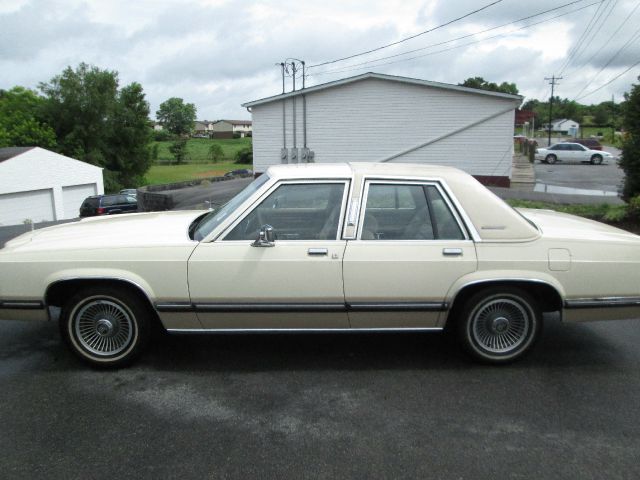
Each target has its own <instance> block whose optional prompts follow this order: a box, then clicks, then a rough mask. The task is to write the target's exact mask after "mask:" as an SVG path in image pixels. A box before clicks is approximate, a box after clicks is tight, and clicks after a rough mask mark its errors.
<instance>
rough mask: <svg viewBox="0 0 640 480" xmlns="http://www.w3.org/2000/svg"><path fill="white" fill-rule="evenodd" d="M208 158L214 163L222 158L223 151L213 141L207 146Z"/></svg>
mask: <svg viewBox="0 0 640 480" xmlns="http://www.w3.org/2000/svg"><path fill="white" fill-rule="evenodd" d="M208 153H209V155H208V156H209V160H211V161H212V162H214V163H216V162H219V161H221V160H222V159H223V158H224V152H223V151H222V147H221V146H220V145H218V144H217V143H214V144H213V145H211V146H210V147H209V152H208Z"/></svg>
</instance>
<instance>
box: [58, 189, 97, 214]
mask: <svg viewBox="0 0 640 480" xmlns="http://www.w3.org/2000/svg"><path fill="white" fill-rule="evenodd" d="M96 193H97V192H96V184H95V183H88V184H86V185H73V186H71V187H62V205H63V207H64V218H77V217H78V215H80V205H82V202H83V201H84V199H85V198H87V197H90V196H91V195H95V194H96Z"/></svg>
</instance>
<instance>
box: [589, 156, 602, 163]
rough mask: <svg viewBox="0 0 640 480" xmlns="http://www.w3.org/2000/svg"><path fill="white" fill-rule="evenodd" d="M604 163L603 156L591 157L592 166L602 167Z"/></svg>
mask: <svg viewBox="0 0 640 480" xmlns="http://www.w3.org/2000/svg"><path fill="white" fill-rule="evenodd" d="M601 163H602V155H598V154H595V155H594V156H593V157H591V165H600V164H601Z"/></svg>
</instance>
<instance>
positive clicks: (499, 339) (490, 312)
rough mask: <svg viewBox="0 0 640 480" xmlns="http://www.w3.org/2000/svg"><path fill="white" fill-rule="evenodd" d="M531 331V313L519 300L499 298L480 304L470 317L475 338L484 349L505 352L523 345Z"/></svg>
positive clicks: (492, 351)
mask: <svg viewBox="0 0 640 480" xmlns="http://www.w3.org/2000/svg"><path fill="white" fill-rule="evenodd" d="M530 332H531V314H530V313H529V312H528V311H527V309H526V308H525V307H524V306H522V305H521V304H520V303H518V302H516V301H514V300H511V299H509V298H504V297H503V298H497V299H494V300H491V301H489V302H486V303H483V304H481V305H480V306H479V307H478V308H477V309H476V310H475V312H474V314H473V318H472V320H471V334H472V336H473V339H474V341H475V342H476V343H477V344H478V345H479V346H480V347H481V348H482V349H484V350H486V351H488V352H491V353H497V354H505V353H510V352H512V351H514V350H516V349H517V348H518V347H519V346H521V345H522V344H523V343H524V342H525V341H526V340H527V337H528V336H529V333H530Z"/></svg>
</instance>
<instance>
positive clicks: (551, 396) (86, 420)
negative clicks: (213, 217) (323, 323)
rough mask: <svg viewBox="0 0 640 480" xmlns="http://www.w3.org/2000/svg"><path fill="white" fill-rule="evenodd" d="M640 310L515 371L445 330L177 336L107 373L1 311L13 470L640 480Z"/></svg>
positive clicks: (1, 383) (0, 444)
mask: <svg viewBox="0 0 640 480" xmlns="http://www.w3.org/2000/svg"><path fill="white" fill-rule="evenodd" d="M639 344H640V321H631V322H608V323H593V324H588V325H587V324H583V325H575V324H572V325H562V324H560V322H558V321H557V319H553V318H552V319H548V321H547V323H546V326H545V332H544V334H543V335H542V338H541V339H540V343H539V344H538V346H537V348H536V349H535V350H534V351H533V352H532V354H531V355H530V356H528V357H527V358H525V359H524V360H523V361H521V362H519V363H516V364H513V365H511V366H506V367H488V366H482V365H477V364H473V363H470V362H469V361H468V360H467V359H466V357H465V356H463V355H462V354H461V353H460V352H459V351H458V349H457V347H456V345H455V344H454V343H452V342H451V341H449V340H448V339H447V338H445V337H444V335H442V334H421V335H420V334H376V335H373V334H370V335H366V334H345V335H313V334H308V335H272V336H261V335H247V336H231V335H226V336H225V335H219V336H214V335H212V336H203V337H188V336H167V337H161V338H158V339H156V340H155V342H154V343H153V345H152V347H151V349H150V351H149V352H148V353H147V354H146V355H144V356H143V357H142V358H141V360H140V361H139V362H138V363H137V364H136V365H134V366H133V367H131V368H129V369H126V370H120V371H113V372H112V371H107V372H102V371H95V370H91V369H88V368H86V367H84V366H83V365H81V364H80V363H79V362H78V361H77V360H76V359H75V358H74V357H73V356H72V355H71V354H70V353H68V352H67V350H66V349H65V348H64V347H63V346H62V345H61V343H60V339H59V334H58V331H57V327H56V325H55V324H52V323H20V322H2V323H0V405H1V407H0V425H2V428H1V429H0V451H1V452H2V472H3V473H2V477H3V478H45V477H46V478H65V479H72V478H79V479H80V478H82V479H85V478H94V479H102V478H132V477H135V478H154V479H155V478H229V479H247V478H264V479H282V478H291V479H299V478H326V479H336V478H357V479H368V478H389V479H403V478H407V479H415V478H445V479H449V478H455V479H484V478H486V479H503V478H536V479H541V478H549V479H562V478H566V479H576V478H580V479H591V478H593V479H596V478H598V479H601V478H608V479H611V478H639V477H640V464H639V463H638V458H640V402H638V398H640V367H639V365H640V349H639V348H638V345H639Z"/></svg>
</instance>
